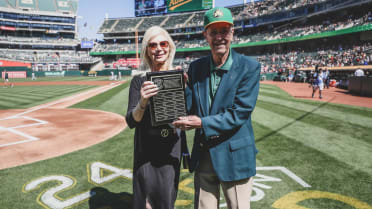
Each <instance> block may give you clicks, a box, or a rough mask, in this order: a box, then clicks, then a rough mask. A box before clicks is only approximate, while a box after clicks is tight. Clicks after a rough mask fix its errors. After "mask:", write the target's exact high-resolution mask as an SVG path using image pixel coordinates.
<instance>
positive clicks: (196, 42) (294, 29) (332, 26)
mask: <svg viewBox="0 0 372 209" xmlns="http://www.w3.org/2000/svg"><path fill="white" fill-rule="evenodd" d="M310 2H316V1H315V0H314V1H310ZM147 19H150V18H147ZM158 19H159V21H162V20H164V17H162V19H161V18H158ZM159 21H158V22H159ZM371 22H372V15H371V12H369V13H368V14H365V15H364V16H359V17H354V16H353V15H349V17H348V18H347V19H344V20H332V19H328V20H324V21H323V22H322V23H317V24H314V23H307V24H305V25H297V26H296V25H291V24H287V25H282V26H280V27H277V28H273V29H271V30H267V29H265V30H263V31H261V30H257V29H256V28H254V29H253V30H252V32H251V33H247V32H246V31H244V30H236V32H235V36H234V41H233V43H234V44H244V43H250V42H259V41H271V40H279V39H283V38H290V37H302V36H306V35H311V34H318V33H323V32H330V31H339V30H342V29H347V28H351V27H355V26H361V25H366V24H370V23H371ZM175 43H176V46H177V48H196V47H206V46H208V43H207V42H206V41H205V39H194V38H189V39H182V40H175ZM105 45H107V46H105ZM128 50H135V45H134V43H132V44H130V43H126V44H118V43H116V44H98V45H97V46H96V47H95V48H94V49H93V51H96V52H102V51H128Z"/></svg>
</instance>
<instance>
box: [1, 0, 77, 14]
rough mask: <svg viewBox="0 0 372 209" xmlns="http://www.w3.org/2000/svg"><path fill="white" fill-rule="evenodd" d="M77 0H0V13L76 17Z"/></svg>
mask: <svg viewBox="0 0 372 209" xmlns="http://www.w3.org/2000/svg"><path fill="white" fill-rule="evenodd" d="M77 7H78V0H0V11H4V12H15V13H31V14H39V15H58V16H61V15H62V16H66V15H67V16H76V13H77Z"/></svg>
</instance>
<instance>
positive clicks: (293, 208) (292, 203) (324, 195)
mask: <svg viewBox="0 0 372 209" xmlns="http://www.w3.org/2000/svg"><path fill="white" fill-rule="evenodd" d="M308 199H331V200H337V201H340V202H343V203H345V204H348V205H350V206H352V207H354V208H356V209H372V207H371V206H370V205H369V204H367V203H365V202H362V201H360V200H358V199H355V198H352V197H348V196H344V195H340V194H335V193H330V192H322V191H299V192H292V193H289V194H287V195H285V196H284V197H282V198H280V199H279V200H277V201H275V202H274V204H273V205H272V207H274V208H277V209H309V208H306V207H302V206H299V205H297V203H299V202H301V201H304V200H308Z"/></svg>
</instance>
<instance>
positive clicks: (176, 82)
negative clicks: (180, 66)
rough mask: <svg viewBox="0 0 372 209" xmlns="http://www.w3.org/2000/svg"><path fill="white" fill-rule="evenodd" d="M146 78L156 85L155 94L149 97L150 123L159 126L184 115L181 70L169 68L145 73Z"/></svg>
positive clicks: (183, 89) (184, 104) (183, 90)
mask: <svg viewBox="0 0 372 209" xmlns="http://www.w3.org/2000/svg"><path fill="white" fill-rule="evenodd" d="M146 76H147V80H148V81H152V82H154V84H155V85H157V86H158V88H159V92H158V94H157V95H155V96H153V97H151V98H150V113H151V124H152V125H153V126H159V125H163V124H168V123H172V122H173V121H174V120H176V119H177V118H178V117H180V116H185V115H186V100H185V85H184V81H183V71H180V70H169V71H160V72H148V73H146Z"/></svg>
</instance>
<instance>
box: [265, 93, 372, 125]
mask: <svg viewBox="0 0 372 209" xmlns="http://www.w3.org/2000/svg"><path fill="white" fill-rule="evenodd" d="M258 100H259V101H265V102H270V103H273V104H280V105H283V106H286V107H288V108H290V109H294V110H301V111H306V112H312V113H313V114H317V115H320V116H326V117H330V118H334V119H336V120H338V121H345V122H349V123H353V124H357V125H360V126H363V127H368V128H372V117H369V116H368V115H366V116H362V115H359V114H354V113H350V112H349V111H343V112H341V111H338V110H334V109H331V108H328V107H326V103H319V105H318V106H316V105H310V104H305V103H302V102H295V101H291V100H287V99H280V98H277V97H276V98H274V97H270V96H264V95H262V94H261V95H259V96H258ZM322 105H323V106H322Z"/></svg>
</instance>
